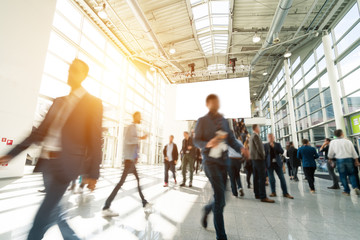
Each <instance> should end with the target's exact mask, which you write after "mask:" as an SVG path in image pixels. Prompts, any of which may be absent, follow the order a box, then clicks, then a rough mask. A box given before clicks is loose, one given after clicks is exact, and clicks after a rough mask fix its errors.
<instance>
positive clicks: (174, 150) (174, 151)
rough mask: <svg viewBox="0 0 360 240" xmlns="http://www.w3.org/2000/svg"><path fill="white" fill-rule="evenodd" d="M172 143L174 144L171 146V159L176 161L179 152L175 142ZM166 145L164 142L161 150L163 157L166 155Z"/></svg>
mask: <svg viewBox="0 0 360 240" xmlns="http://www.w3.org/2000/svg"><path fill="white" fill-rule="evenodd" d="M173 144H174V146H173V149H172V153H171V155H172V159H173V161H177V160H178V158H179V152H178V149H177V146H176V144H175V143H173ZM167 146H168V145H167V144H166V146H165V147H164V151H163V154H164V159H165V158H166V155H167Z"/></svg>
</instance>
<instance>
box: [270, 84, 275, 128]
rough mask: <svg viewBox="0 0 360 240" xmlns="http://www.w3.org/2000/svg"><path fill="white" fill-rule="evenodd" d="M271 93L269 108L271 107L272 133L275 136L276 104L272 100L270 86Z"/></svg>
mask: <svg viewBox="0 0 360 240" xmlns="http://www.w3.org/2000/svg"><path fill="white" fill-rule="evenodd" d="M268 93H269V106H270V120H271V132H272V133H273V134H275V115H274V102H273V98H272V91H271V85H270V84H269V86H268Z"/></svg>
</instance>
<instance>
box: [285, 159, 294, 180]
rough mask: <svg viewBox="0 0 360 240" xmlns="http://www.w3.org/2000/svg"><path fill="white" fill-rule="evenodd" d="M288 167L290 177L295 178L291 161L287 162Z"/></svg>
mask: <svg viewBox="0 0 360 240" xmlns="http://www.w3.org/2000/svg"><path fill="white" fill-rule="evenodd" d="M286 165H287V169H288V174H289V177H290V178H292V177H293V172H292V167H291V163H290V160H286Z"/></svg>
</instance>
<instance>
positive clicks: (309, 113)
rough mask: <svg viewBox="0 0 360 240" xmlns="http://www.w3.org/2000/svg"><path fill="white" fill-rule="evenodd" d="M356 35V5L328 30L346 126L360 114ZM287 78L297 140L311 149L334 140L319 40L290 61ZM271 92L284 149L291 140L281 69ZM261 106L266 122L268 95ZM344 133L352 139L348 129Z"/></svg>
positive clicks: (359, 27)
mask: <svg viewBox="0 0 360 240" xmlns="http://www.w3.org/2000/svg"><path fill="white" fill-rule="evenodd" d="M359 32H360V14H359V7H358V5H357V3H354V4H353V5H352V6H350V8H349V9H348V11H347V12H346V13H345V15H344V16H342V17H340V18H339V20H338V21H337V22H336V24H335V25H334V26H333V27H332V28H331V29H329V34H330V36H331V40H332V54H333V57H334V63H335V65H336V70H337V74H338V90H339V93H340V96H341V100H342V107H343V114H344V116H345V118H346V122H347V121H348V120H347V116H349V115H352V114H353V113H356V112H359V111H360V81H359V77H358V76H359V75H360V60H359V59H360V35H359ZM290 74H291V75H290V77H291V89H292V94H293V102H294V111H295V120H296V122H295V125H296V132H297V137H298V140H299V141H301V140H302V139H304V138H307V139H309V140H310V141H311V143H312V144H313V145H317V146H319V145H321V144H322V142H323V140H324V139H325V138H326V137H333V132H334V130H335V128H336V126H335V121H334V109H333V106H332V99H331V93H330V88H329V80H328V75H327V69H326V63H325V56H324V48H323V45H322V42H321V40H320V41H319V42H318V43H317V44H315V47H314V48H313V50H311V51H309V52H308V53H307V54H306V55H305V56H301V57H296V56H295V58H293V60H292V61H291V62H290ZM271 91H272V95H273V104H274V115H275V119H274V122H275V135H276V137H277V139H278V141H280V142H281V143H282V144H283V145H285V144H286V143H287V142H288V141H291V140H292V136H291V133H290V129H289V127H290V118H289V113H288V111H289V109H288V104H287V98H286V89H285V81H284V70H283V69H281V71H280V72H279V74H278V75H277V76H276V77H275V78H274V79H273V80H272V83H271ZM261 103H262V110H263V114H264V116H266V117H268V118H269V116H270V113H269V100H268V92H266V93H265V94H264V95H263V96H262V98H261ZM347 125H349V124H347ZM347 132H348V134H349V135H351V129H347Z"/></svg>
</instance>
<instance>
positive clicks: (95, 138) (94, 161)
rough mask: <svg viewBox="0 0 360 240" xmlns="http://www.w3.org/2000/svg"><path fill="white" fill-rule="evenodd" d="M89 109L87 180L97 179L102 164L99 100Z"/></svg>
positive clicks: (100, 103) (100, 109)
mask: <svg viewBox="0 0 360 240" xmlns="http://www.w3.org/2000/svg"><path fill="white" fill-rule="evenodd" d="M91 108H92V109H93V112H92V114H91V119H90V122H89V129H88V148H87V157H88V161H87V162H88V163H87V164H89V165H90V166H87V167H88V168H87V169H88V172H87V174H86V176H87V178H90V179H94V180H96V179H98V178H99V175H100V173H99V169H100V164H101V162H102V149H101V146H102V119H103V105H102V102H101V100H100V99H96V101H94V103H93V104H92V106H91ZM94 187H95V186H94Z"/></svg>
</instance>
